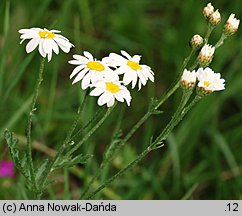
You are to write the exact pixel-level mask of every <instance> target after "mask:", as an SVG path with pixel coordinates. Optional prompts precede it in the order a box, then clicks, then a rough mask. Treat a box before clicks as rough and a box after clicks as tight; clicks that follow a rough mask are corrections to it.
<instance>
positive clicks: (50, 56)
mask: <svg viewBox="0 0 242 216" xmlns="http://www.w3.org/2000/svg"><path fill="white" fill-rule="evenodd" d="M51 58H52V51H51V52H49V53H48V62H50V60H51Z"/></svg>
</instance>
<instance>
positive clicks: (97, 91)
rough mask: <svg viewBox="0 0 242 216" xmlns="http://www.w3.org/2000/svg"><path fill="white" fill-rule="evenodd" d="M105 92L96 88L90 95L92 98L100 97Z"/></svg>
mask: <svg viewBox="0 0 242 216" xmlns="http://www.w3.org/2000/svg"><path fill="white" fill-rule="evenodd" d="M103 92H104V90H103V89H100V88H95V89H93V90H92V91H91V92H90V95H91V96H99V95H101V94H102V93H103Z"/></svg>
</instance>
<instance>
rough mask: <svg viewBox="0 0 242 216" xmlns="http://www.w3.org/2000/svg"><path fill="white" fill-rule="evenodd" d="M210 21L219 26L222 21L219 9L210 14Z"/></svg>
mask: <svg viewBox="0 0 242 216" xmlns="http://www.w3.org/2000/svg"><path fill="white" fill-rule="evenodd" d="M209 22H210V23H211V24H212V25H213V26H217V25H218V24H219V23H220V22H221V15H220V13H219V11H218V10H216V11H215V12H213V13H212V14H211V15H210V16H209Z"/></svg>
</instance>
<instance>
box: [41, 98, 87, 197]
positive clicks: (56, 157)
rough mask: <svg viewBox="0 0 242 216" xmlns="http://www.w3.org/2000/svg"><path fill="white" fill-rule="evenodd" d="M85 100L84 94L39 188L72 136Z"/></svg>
mask: <svg viewBox="0 0 242 216" xmlns="http://www.w3.org/2000/svg"><path fill="white" fill-rule="evenodd" d="M85 101H86V94H85V96H84V98H83V101H82V103H81V105H80V106H79V107H78V110H77V113H76V116H75V118H74V121H73V123H72V126H71V128H70V130H69V131H68V133H67V136H66V138H65V140H64V142H63V144H62V145H61V147H60V148H59V150H58V151H57V153H56V155H55V157H54V158H53V159H52V161H51V163H50V165H49V166H48V168H47V169H46V170H45V171H44V173H43V178H42V184H41V185H40V188H42V186H43V185H44V184H45V182H46V180H47V177H48V175H49V173H50V172H51V171H52V168H53V167H54V166H55V163H56V162H57V161H58V159H59V157H60V156H61V154H62V153H63V152H64V150H65V149H66V147H67V145H68V143H69V142H70V141H71V136H72V134H73V132H74V130H75V128H76V126H77V124H78V122H79V119H80V116H81V113H82V111H83V108H84V105H85ZM41 194H42V192H41ZM41 194H40V196H41Z"/></svg>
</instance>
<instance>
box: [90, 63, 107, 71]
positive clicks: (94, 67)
mask: <svg viewBox="0 0 242 216" xmlns="http://www.w3.org/2000/svg"><path fill="white" fill-rule="evenodd" d="M87 67H88V68H89V69H90V70H95V71H99V72H101V71H103V70H104V69H105V67H104V66H103V65H102V64H101V63H99V62H95V61H90V62H88V63H87Z"/></svg>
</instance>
